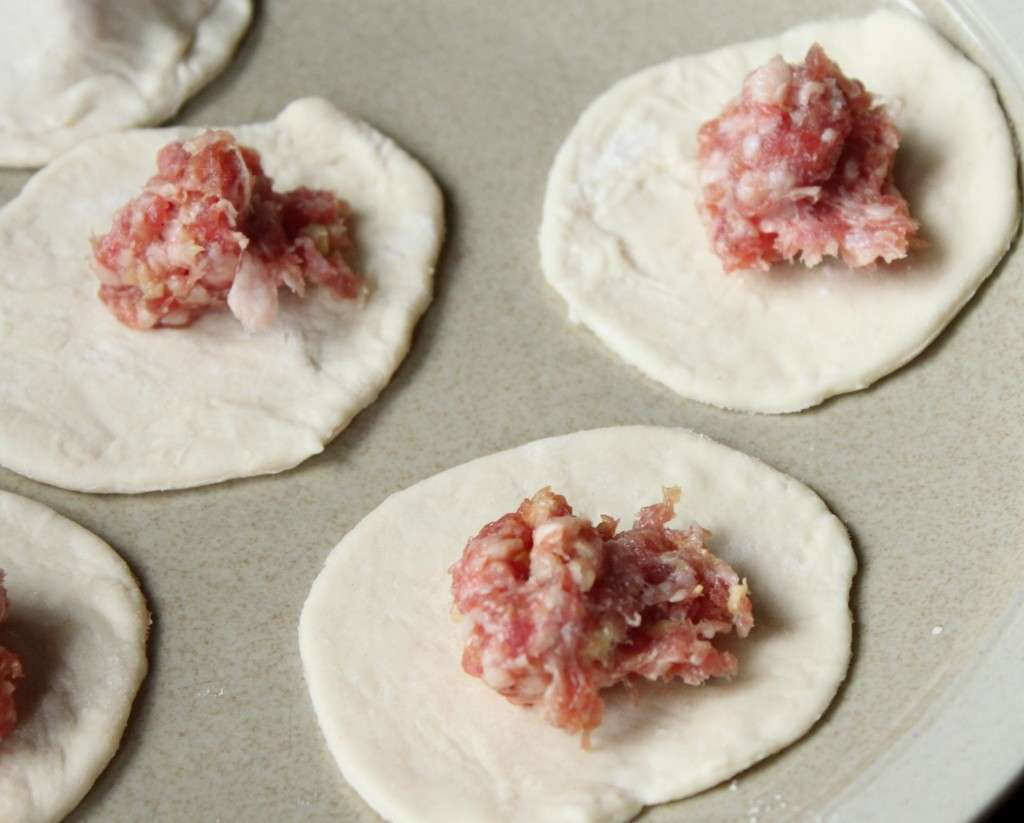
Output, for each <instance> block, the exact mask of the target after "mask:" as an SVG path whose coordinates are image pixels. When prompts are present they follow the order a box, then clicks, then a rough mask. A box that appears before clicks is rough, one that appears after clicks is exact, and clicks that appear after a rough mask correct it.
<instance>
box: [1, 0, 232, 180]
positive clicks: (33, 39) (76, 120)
mask: <svg viewBox="0 0 1024 823" xmlns="http://www.w3.org/2000/svg"><path fill="white" fill-rule="evenodd" d="M3 15H4V21H3V25H2V26H0V166H41V165H43V164H44V163H47V162H49V161H50V160H51V159H52V158H54V157H56V156H57V155H58V154H60V153H61V152H63V151H66V150H67V149H69V148H71V147H72V146H74V145H76V144H77V143H80V142H81V141H82V140H84V139H86V138H88V137H92V136H94V135H97V134H104V133H106V132H111V131H118V130H120V129H124V128H128V127H131V126H142V125H149V124H154V123H159V122H161V121H162V120H166V119H167V118H168V117H170V116H171V115H173V114H174V113H175V112H176V111H177V110H178V108H179V107H180V106H181V104H182V103H184V102H185V100H187V99H188V98H189V97H190V96H191V95H192V94H194V93H195V92H196V91H198V90H199V89H200V88H201V87H202V86H204V85H205V84H206V83H207V82H209V81H210V80H211V79H212V78H213V77H214V76H215V75H216V74H217V73H218V72H220V71H221V70H222V69H223V68H224V66H225V65H226V64H227V62H228V60H229V59H230V58H231V55H232V53H233V52H234V50H235V46H236V45H237V44H238V41H239V39H241V37H242V33H243V32H244V31H245V29H246V27H247V26H248V25H249V19H250V17H251V16H252V0H173V2H168V0H130V2H125V0H5V2H4V4H3Z"/></svg>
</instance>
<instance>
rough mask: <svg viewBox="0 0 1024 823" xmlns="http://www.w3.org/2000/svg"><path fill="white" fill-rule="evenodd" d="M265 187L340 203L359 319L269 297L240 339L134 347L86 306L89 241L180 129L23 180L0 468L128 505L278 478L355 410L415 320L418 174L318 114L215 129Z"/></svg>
mask: <svg viewBox="0 0 1024 823" xmlns="http://www.w3.org/2000/svg"><path fill="white" fill-rule="evenodd" d="M231 130H232V132H233V133H234V134H235V135H236V136H237V137H238V139H239V140H240V141H241V142H242V143H245V144H249V145H252V146H254V147H255V148H256V149H258V150H259V151H260V153H261V155H262V157H263V165H264V168H265V169H266V171H267V173H268V174H270V175H271V176H272V177H273V178H274V182H275V186H276V187H277V188H278V189H280V190H287V189H291V188H295V187H297V186H310V187H312V188H323V189H329V190H331V191H334V192H336V193H337V194H338V195H339V196H341V197H343V198H345V199H346V200H348V201H349V203H350V204H351V206H352V209H353V214H354V234H355V238H356V243H357V245H358V248H359V258H358V267H359V269H360V271H361V272H362V273H363V274H364V275H365V276H366V278H367V280H368V282H369V286H370V294H369V296H368V297H367V299H366V302H365V304H363V305H357V304H356V303H354V302H353V301H347V300H338V299H335V298H334V297H332V296H331V295H330V294H329V293H328V291H327V290H326V289H320V288H314V289H312V290H310V292H309V293H308V295H307V297H306V298H305V299H302V300H300V299H298V298H295V297H294V296H285V295H283V294H282V300H281V308H280V311H279V313H278V315H277V317H276V318H275V320H274V324H273V326H272V327H271V328H270V329H269V330H267V331H265V332H259V333H253V334H250V333H248V332H246V331H245V330H244V329H243V328H242V326H241V324H240V323H239V322H238V321H237V320H236V319H235V318H234V317H233V316H232V315H231V314H230V313H229V312H226V311H224V312H212V313H210V314H207V315H205V316H203V317H202V318H200V319H199V320H198V321H197V322H196V323H195V324H194V325H192V326H191V327H189V328H187V329H184V330H182V329H158V330H155V331H145V332H139V331H134V330H132V329H128V328H126V327H124V326H122V325H121V324H120V323H118V322H117V321H116V320H115V319H114V318H113V316H112V315H111V314H110V313H109V312H108V311H107V309H106V308H105V307H104V306H103V305H102V304H101V303H100V301H99V299H98V298H97V297H96V290H97V286H98V281H97V279H96V277H95V275H94V274H93V273H92V272H91V271H90V269H89V264H88V258H89V254H90V251H89V236H90V234H94V233H101V232H104V231H107V230H109V227H110V222H111V217H112V215H113V213H114V211H115V210H116V209H117V208H118V207H119V206H121V205H122V204H123V203H124V202H125V201H126V200H128V198H130V197H132V196H133V195H135V194H137V193H138V192H139V190H140V189H141V187H142V185H143V183H144V182H145V181H146V179H147V178H148V177H150V176H151V175H152V174H153V172H154V170H155V163H156V153H157V151H158V149H159V148H160V147H161V146H163V145H164V144H166V143H168V142H169V141H171V140H175V139H185V138H188V137H190V136H192V135H194V134H196V133H197V131H198V130H197V129H194V128H189V129H184V128H175V129H153V130H139V131H129V132H123V133H121V134H114V135H106V136H103V137H98V138H95V139H94V140H92V141H90V142H88V143H86V144H85V145H82V146H80V147H78V148H77V149H74V150H72V151H71V152H68V153H67V154H65V155H63V156H62V157H60V158H58V159H57V160H56V161H54V162H53V163H51V164H50V165H49V166H48V167H47V168H45V169H43V170H42V171H41V172H39V173H38V174H37V175H36V176H35V177H33V178H32V179H31V180H30V181H29V183H28V185H26V186H25V189H24V191H23V192H22V193H21V194H20V195H19V196H18V197H17V198H16V199H15V200H14V201H12V202H11V203H10V204H9V205H8V206H7V207H6V208H4V209H3V211H0V421H2V423H0V463H2V464H3V465H5V466H7V467H8V468H11V469H14V470H15V471H17V472H20V473H21V474H24V475H27V476H29V477H32V478H34V479H36V480H42V481H43V482H46V483H52V484H54V485H56V486H63V487H65V488H71V489H77V490H81V491H93V492H142V491H152V490H156V489H173V488H182V487H187V486H197V485H202V484H205V483H216V482H218V481H220V480H225V479H227V478H232V477H246V476H249V475H254V474H266V473H270V472H277V471H281V470H282V469H287V468H290V467H292V466H294V465H296V464H297V463H299V462H301V461H302V460H304V459H305V458H307V457H309V456H310V455H312V454H316V453H317V452H319V451H321V450H322V449H323V446H324V444H325V443H327V442H329V441H330V440H331V439H332V438H333V437H334V436H335V435H336V434H337V433H338V432H339V431H341V429H343V428H344V427H345V426H346V425H347V424H348V422H349V421H350V420H351V419H352V418H353V417H354V416H355V415H356V413H358V412H359V411H360V410H361V409H363V408H364V407H365V406H367V405H368V404H370V403H371V402H373V400H374V399H375V398H376V397H377V395H378V394H379V393H380V391H381V390H382V389H383V388H384V386H385V385H387V382H388V380H390V379H391V375H392V374H393V373H394V371H395V369H396V368H398V365H399V363H401V362H402V358H403V357H404V356H405V354H406V352H407V351H408V349H409V343H410V339H411V337H412V331H413V327H414V326H415V324H416V321H417V320H418V319H419V317H420V315H421V314H422V313H423V311H424V310H425V309H426V307H427V305H428V303H429V302H430V298H431V294H432V288H433V271H434V263H435V261H436V259H437V255H438V252H439V250H440V245H441V239H442V235H443V233H444V228H443V216H442V204H441V195H440V192H439V191H438V188H437V186H436V185H435V183H434V181H433V179H432V178H431V177H430V175H429V174H428V173H427V172H426V171H425V170H424V169H423V167H422V166H421V165H420V164H419V163H417V162H416V161H415V160H413V159H412V158H411V157H409V155H407V154H406V153H405V152H404V151H402V150H401V149H400V148H399V147H398V146H396V145H395V144H394V143H393V142H392V141H391V140H389V139H388V138H386V137H384V136H383V135H381V134H380V133H379V132H376V131H374V130H373V129H372V128H370V127H369V126H367V125H366V124H365V123H361V122H358V121H356V120H353V119H351V118H349V117H347V116H346V115H344V114H342V113H341V112H339V111H338V110H337V109H335V108H333V107H332V106H331V105H330V104H329V103H327V102H326V101H324V100H320V99H315V98H308V99H304V100H299V101H296V102H294V103H292V104H291V105H289V106H288V107H287V108H286V109H285V110H284V111H283V112H281V114H280V115H278V117H277V118H276V119H275V120H272V121H270V122H268V123H260V124H257V125H249V126H239V127H237V128H236V127H232V129H231Z"/></svg>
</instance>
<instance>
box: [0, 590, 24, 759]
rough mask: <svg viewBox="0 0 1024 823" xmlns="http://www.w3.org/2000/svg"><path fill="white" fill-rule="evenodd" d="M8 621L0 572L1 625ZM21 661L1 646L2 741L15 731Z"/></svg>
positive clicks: (0, 715) (0, 722)
mask: <svg viewBox="0 0 1024 823" xmlns="http://www.w3.org/2000/svg"><path fill="white" fill-rule="evenodd" d="M5 620H7V590H6V589H4V573H3V571H2V570H0V625H2V624H3V623H4V621H5ZM22 674H23V673H22V670H21V661H20V660H18V657H17V655H16V654H14V652H12V651H8V650H7V649H5V648H4V647H3V646H0V740H3V739H4V738H5V737H7V735H9V734H10V733H11V732H12V731H14V727H15V725H16V724H17V722H18V712H17V709H16V708H15V705H14V681H15V680H17V679H19V678H20V677H22Z"/></svg>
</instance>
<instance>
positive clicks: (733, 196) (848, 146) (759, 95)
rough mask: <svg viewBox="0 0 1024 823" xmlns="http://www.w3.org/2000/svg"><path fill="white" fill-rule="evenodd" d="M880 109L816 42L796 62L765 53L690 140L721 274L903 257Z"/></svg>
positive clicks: (890, 130)
mask: <svg viewBox="0 0 1024 823" xmlns="http://www.w3.org/2000/svg"><path fill="white" fill-rule="evenodd" d="M891 108H892V107H891V106H890V105H886V104H882V103H880V102H878V101H876V100H875V98H874V97H873V96H872V95H871V94H870V93H868V92H867V91H866V90H865V89H864V86H863V85H862V84H861V83H860V82H859V81H857V80H851V79H850V78H848V77H846V76H845V75H844V74H843V73H842V71H840V69H839V67H838V66H836V64H835V63H833V62H832V61H831V60H829V58H828V57H827V56H826V54H825V52H824V50H823V49H822V48H821V46H819V45H814V46H812V47H811V49H810V51H808V52H807V57H806V58H805V60H804V63H803V64H802V65H791V64H788V63H786V62H785V61H784V60H783V59H782V58H781V57H779V56H776V57H773V58H772V59H771V60H770V61H769V62H768V63H767V64H766V65H764V66H762V67H761V68H759V69H756V70H755V71H753V72H751V74H750V75H748V76H747V78H746V80H744V82H743V91H742V93H741V94H740V96H739V97H738V98H737V99H736V100H733V101H732V102H731V103H729V104H728V105H727V106H726V108H725V110H724V111H723V112H722V114H721V115H719V116H718V117H717V118H715V119H714V120H711V121H709V122H707V123H705V124H704V125H703V126H702V127H701V129H700V132H699V134H698V149H697V150H698V162H699V166H700V184H701V190H702V200H701V203H700V212H701V216H702V218H703V221H704V224H705V226H706V227H707V231H708V235H709V237H710V240H711V244H712V247H713V249H714V251H715V253H716V254H717V255H718V256H719V257H720V258H721V260H722V263H723V266H724V268H725V270H726V271H735V270H737V269H760V270H767V269H768V268H769V266H770V265H771V264H772V263H775V262H778V261H782V260H794V259H796V258H797V257H799V258H801V259H802V261H803V262H804V263H805V264H807V265H809V266H813V265H817V264H818V263H819V262H820V261H821V260H822V259H823V258H824V257H826V256H832V257H839V258H841V259H842V260H843V261H844V262H845V263H846V264H848V265H849V266H851V267H852V268H863V267H870V266H872V265H874V264H875V262H876V261H877V260H879V259H881V260H884V261H886V262H887V263H888V262H891V261H893V260H896V259H899V258H902V257H905V256H906V254H907V251H908V249H909V248H910V247H911V246H912V245H913V244H914V240H915V236H916V234H917V229H918V225H917V223H916V222H915V221H914V220H913V219H911V217H910V211H909V208H908V206H907V202H906V200H904V199H903V196H902V195H901V194H900V192H899V191H898V190H897V189H896V186H895V184H894V182H893V173H892V172H893V162H894V159H895V156H896V149H897V148H898V147H899V141H900V135H899V132H898V131H897V130H896V127H895V126H894V125H893V120H892V116H893V112H892V111H891Z"/></svg>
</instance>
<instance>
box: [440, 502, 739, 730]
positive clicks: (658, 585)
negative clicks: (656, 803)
mask: <svg viewBox="0 0 1024 823" xmlns="http://www.w3.org/2000/svg"><path fill="white" fill-rule="evenodd" d="M678 500H679V490H678V489H666V490H665V496H664V500H663V502H661V503H657V504H655V505H653V506H647V507H646V508H644V509H641V511H640V514H639V515H637V518H636V521H635V522H634V523H633V527H632V528H631V529H628V530H625V531H616V529H617V528H618V522H617V521H616V520H613V519H612V518H610V517H605V516H602V518H601V522H600V523H598V524H597V525H594V524H592V523H591V522H590V521H589V520H587V519H586V518H582V517H577V516H575V515H574V514H573V512H572V508H571V507H570V506H569V504H568V503H567V502H566V500H565V498H564V497H562V496H561V495H559V494H555V493H554V492H553V491H551V489H549V488H544V489H541V490H540V491H539V492H537V494H535V495H534V496H533V498H532V499H530V500H524V501H523V503H522V505H520V506H519V508H518V509H517V510H516V511H515V512H513V513H511V514H506V515H505V516H504V517H502V518H500V519H498V520H496V521H494V522H493V523H490V524H488V525H486V526H484V528H483V529H482V530H481V531H480V533H479V534H478V535H477V536H476V537H474V538H472V539H471V540H470V541H469V542H468V543H467V544H466V548H465V549H464V551H463V554H462V558H461V559H460V560H459V561H458V562H457V563H455V565H453V566H452V568H451V574H452V594H453V596H454V600H455V608H456V610H457V611H458V613H459V614H460V615H461V617H462V624H463V626H464V627H465V629H466V645H465V648H464V650H463V655H462V667H463V669H465V671H466V672H467V673H468V674H471V675H473V676H474V677H479V678H481V679H483V681H484V682H485V683H487V684H488V685H489V686H490V687H491V688H493V689H495V690H497V691H498V692H500V693H501V694H503V695H504V696H505V697H507V698H508V699H509V700H510V701H512V702H513V703H518V704H522V705H533V704H537V703H539V704H541V705H543V707H544V711H545V714H546V717H547V719H548V720H549V721H550V722H551V723H552V724H554V725H555V726H559V727H561V728H563V729H565V730H566V731H568V732H571V733H578V732H583V734H584V738H583V742H584V745H586V744H587V740H588V735H589V732H590V730H591V729H594V728H596V727H597V726H598V725H599V724H600V722H601V717H602V715H603V712H604V701H603V700H602V699H601V696H600V690H601V689H605V688H608V687H610V686H614V685H616V684H618V683H627V684H629V683H631V682H633V681H634V680H635V679H637V678H645V679H647V680H673V679H676V678H679V679H682V680H683V682H685V683H688V684H690V685H692V686H699V685H700V684H701V683H703V682H704V681H705V680H707V679H708V678H710V677H728V676H730V675H733V674H735V673H736V668H737V662H736V658H735V656H734V655H732V654H731V653H729V652H727V651H721V650H719V649H716V648H715V646H714V644H713V640H714V638H715V637H716V636H718V635H723V634H729V633H730V632H732V630H733V629H735V630H736V633H737V634H738V635H739V636H740V637H746V636H747V634H748V633H749V632H750V630H751V628H752V627H753V625H754V618H753V613H752V610H751V604H750V598H749V596H748V594H747V584H746V581H741V580H740V579H739V577H738V576H737V574H736V572H735V571H733V569H732V568H731V567H730V566H729V565H728V564H727V563H725V562H723V561H722V560H719V559H718V558H716V557H715V556H714V555H712V554H711V553H710V552H709V551H708V549H707V539H708V537H709V534H708V532H707V531H705V530H704V529H702V528H700V527H699V526H693V527H691V528H689V529H683V530H680V529H669V528H666V524H667V523H668V522H669V521H670V520H671V519H672V517H673V515H674V513H675V504H676V502H677V501H678Z"/></svg>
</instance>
